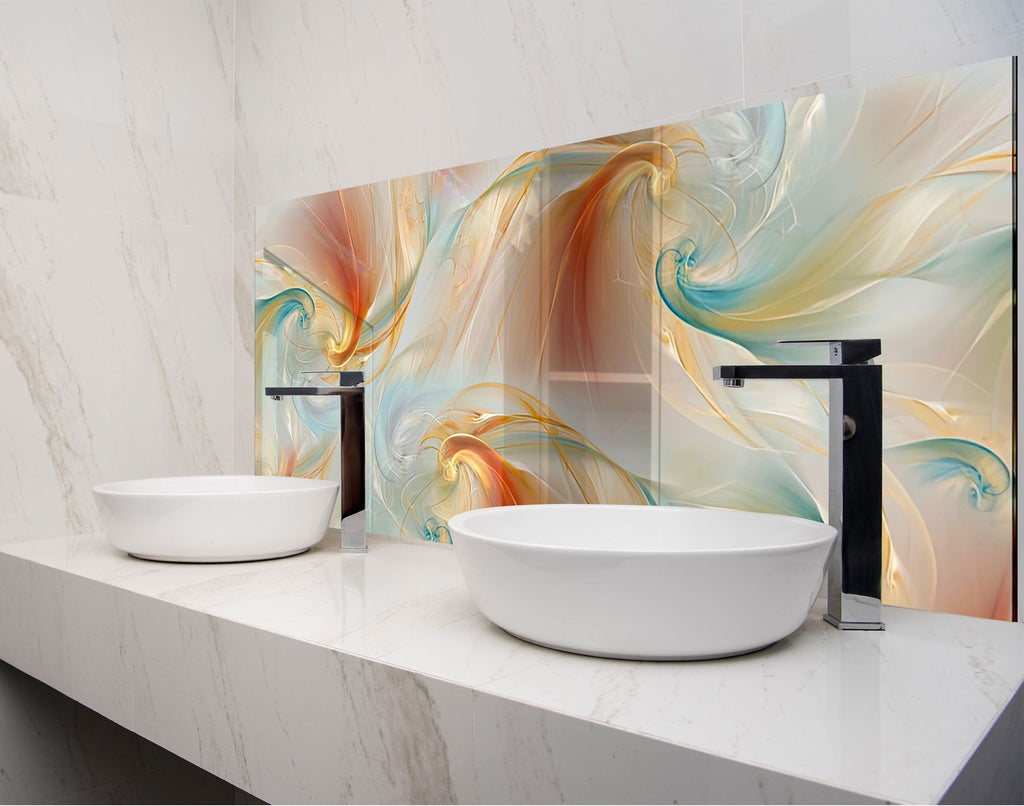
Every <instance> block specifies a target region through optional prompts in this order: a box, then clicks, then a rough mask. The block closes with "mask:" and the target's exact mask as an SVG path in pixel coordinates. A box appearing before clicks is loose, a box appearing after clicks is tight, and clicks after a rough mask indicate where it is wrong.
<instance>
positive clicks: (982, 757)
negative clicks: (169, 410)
mask: <svg viewBox="0 0 1024 806" xmlns="http://www.w3.org/2000/svg"><path fill="white" fill-rule="evenodd" d="M0 591H2V592H0V656H2V657H3V659H4V660H7V661H8V662H10V663H12V664H13V665H15V666H19V667H20V668H22V669H23V670H24V671H26V672H28V673H29V674H32V675H34V676H36V677H38V678H40V679H42V680H43V681H44V682H47V683H49V684H50V685H53V686H54V687H56V688H58V689H59V690H62V691H64V692H65V693H67V694H69V695H70V696H73V697H75V698H76V699H79V700H80V701H81V702H83V703H84V704H85V705H88V706H89V707H91V708H93V709H94V710H97V711H99V712H100V713H103V714H104V715H106V716H108V717H110V718H112V719H114V720H115V721H118V722H120V723H121V724H123V725H125V726H126V727H129V728H130V729H132V730H135V731H136V732H138V733H140V734H141V735H144V736H146V737H147V738H150V739H152V740H153V741H156V742H158V743H160V744H163V745H164V746H165V747H168V749H170V750H172V751H173V752H176V753H178V754H179V755H182V756H184V757H185V758H188V759H189V760H191V761H194V762H195V763H199V764H201V766H204V767H206V768H207V769H209V770H211V771H212V772H214V773H215V774H218V775H221V776H222V777H225V778H227V779H228V780H230V781H231V782H232V783H235V784H236V785H238V786H241V787H242V788H245V789H247V790H248V791H250V792H253V794H255V795H257V796H259V797H262V798H264V799H267V800H273V799H277V800H288V801H290V802H300V801H310V802H318V801H319V802H324V801H327V802H340V801H345V800H356V801H362V802H376V801H382V800H388V799H391V800H395V799H398V800H408V801H418V800H449V801H453V802H455V801H478V802H486V801H505V802H516V801H530V800H541V801H552V800H567V801H574V800H576V801H579V800H587V801H590V802H605V801H608V802H610V801H616V802H635V801H647V802H655V801H662V800H667V801H671V800H676V801H679V802H685V801H687V800H696V801H703V802H710V801H715V800H722V801H736V802H740V801H750V800H755V801H756V800H765V801H768V802H772V801H778V800H787V799H792V800H796V801H801V800H807V801H820V802H840V801H850V800H854V801H857V800H860V801H865V800H868V801H870V800H890V801H907V802H937V801H938V800H940V799H941V798H942V797H943V796H944V795H946V794H949V795H950V796H952V795H953V794H955V793H957V792H958V791H960V790H958V789H957V788H956V787H961V788H962V787H967V786H970V785H971V781H973V780H975V779H979V778H984V779H988V778H991V777H992V776H993V775H995V776H996V777H997V778H998V785H999V786H1004V787H1006V786H1008V787H1010V788H1011V792H1012V791H1013V787H1020V786H1022V783H1021V781H1020V780H1019V779H1020V777H1021V775H1022V774H1021V773H1020V772H1019V771H1018V772H1015V773H1014V772H1010V773H1006V772H1005V770H1003V771H1000V770H999V767H1000V765H1002V764H1004V763H1007V761H1006V758H1005V756H1006V755H1007V753H1009V754H1010V756H1011V758H1010V762H1012V764H1011V766H1016V767H1020V766H1021V765H1020V759H1021V755H1020V754H1021V752H1022V750H1021V747H1024V745H1020V744H1014V743H1019V742H1024V739H1022V738H1021V737H1022V736H1024V690H1022V684H1024V625H1020V624H1007V623H999V622H991V621H986V620H980V619H972V618H966V617H960V616H952V615H944V614H933V613H925V612H921V611H914V610H909V609H902V608H893V607H887V608H885V611H884V620H885V622H886V624H887V627H888V629H887V630H886V631H885V632H878V633H874V632H845V633H844V632H840V631H838V630H835V629H833V628H831V627H829V626H828V625H826V624H825V623H824V622H823V621H822V620H821V618H820V613H814V612H812V615H811V617H810V618H808V620H807V622H806V623H805V625H804V626H803V627H802V628H801V629H800V630H798V631H797V632H796V633H795V634H793V635H792V636H790V637H789V638H787V639H785V640H783V641H781V642H779V643H777V644H775V645H774V646H772V647H769V648H768V649H765V650H762V651H759V652H756V653H753V654H750V655H745V656H742V657H737V658H731V659H725V660H717V661H698V662H669V663H665V662H640V661H621V660H607V659H598V658H588V657H582V656H577V655H572V654H568V653H563V652H557V651H554V650H549V649H544V648H541V647H537V646H534V645H531V644H528V643H526V642H523V641H521V640H519V639H516V638H513V637H511V636H509V635H507V634H506V633H504V632H503V631H502V630H500V629H498V628H497V627H495V626H493V625H492V624H490V622H488V621H487V620H486V619H485V618H484V617H483V616H482V615H481V614H480V613H479V612H478V611H477V609H476V608H475V607H474V605H473V603H472V601H471V599H470V598H469V594H468V591H467V589H466V587H465V585H464V583H463V581H462V577H461V574H460V571H459V568H458V563H457V562H456V557H455V554H454V552H453V551H452V550H451V549H450V547H446V546H439V545H434V544H413V543H406V542H399V541H387V540H373V539H371V541H370V550H369V553H367V554H366V555H341V554H339V553H338V552H336V551H334V550H332V549H331V548H328V547H326V546H324V545H321V546H318V547H315V548H314V549H313V550H312V551H310V552H307V553H305V554H302V555H298V556H295V557H290V558H285V559H280V560H274V561H269V562H256V563H229V564H220V565H183V564H182V565H179V564H168V563H154V562H147V561H142V560H136V559H134V558H131V557H128V556H127V555H125V554H123V553H121V552H119V551H117V550H116V549H114V548H113V547H112V546H110V545H109V544H108V543H107V542H106V540H105V539H104V538H103V537H102V536H100V535H87V536H75V537H60V538H44V539H35V540H25V541H14V542H9V543H5V544H2V545H0ZM609 595H614V591H609ZM83 670H84V671H83ZM994 726H995V728H996V730H993V728H994ZM336 728H337V729H336ZM300 734H302V735H300ZM306 734H308V736H307V735H306ZM986 737H989V740H988V741H987V742H986V741H985V739H986ZM979 747H980V748H981V749H980V750H979ZM1014 753H1016V756H1015V759H1014V758H1013V754H1014ZM354 756H355V757H358V758H359V759H360V764H359V765H353V764H348V765H346V764H345V763H344V762H345V761H346V760H350V761H351V760H352V759H353V757H354ZM275 759H277V761H276V762H275ZM314 762H318V763H319V766H316V765H315V764H314ZM275 763H276V764H278V765H279V766H280V769H277V768H275V766H274V765H275ZM355 766H360V771H359V772H356V771H355ZM322 768H327V771H325V770H323V769H322ZM364 768H365V769H364ZM375 769H376V772H374V770H375ZM951 787H953V789H951Z"/></svg>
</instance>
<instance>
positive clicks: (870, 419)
mask: <svg viewBox="0 0 1024 806" xmlns="http://www.w3.org/2000/svg"><path fill="white" fill-rule="evenodd" d="M779 343H780V344H808V343H823V344H828V347H829V362H830V363H828V364H820V365H819V364H811V365H771V366H758V365H745V364H740V365H726V366H718V367H715V368H714V371H713V373H714V374H713V377H714V378H715V379H716V380H718V379H720V380H722V382H723V383H724V384H725V385H726V386H731V387H735V386H742V385H743V383H744V381H746V380H755V379H765V380H770V379H791V380H827V381H828V382H829V384H828V388H829V396H828V400H829V405H828V420H829V432H828V462H829V465H828V522H829V523H830V524H831V525H832V526H834V527H835V529H836V531H837V532H838V533H839V538H838V542H837V546H836V549H835V550H834V551H833V552H832V557H831V559H830V561H829V568H828V584H827V588H828V599H827V610H826V613H825V620H826V621H827V622H828V623H829V624H832V625H833V626H835V627H838V628H839V629H843V630H884V629H885V625H884V624H883V623H882V367H881V366H880V365H877V364H874V363H871V361H872V359H874V358H875V357H876V356H878V355H880V354H881V352H882V345H881V341H880V340H879V339H847V340H834V341H833V340H827V339H822V340H818V341H816V342H807V341H798V340H793V341H785V342H779Z"/></svg>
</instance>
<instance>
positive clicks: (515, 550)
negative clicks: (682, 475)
mask: <svg viewBox="0 0 1024 806" xmlns="http://www.w3.org/2000/svg"><path fill="white" fill-rule="evenodd" d="M448 527H449V529H450V531H451V535H452V542H453V543H454V544H455V553H456V555H457V556H458V560H459V564H460V566H461V568H462V574H463V576H464V577H465V579H466V584H467V585H468V587H469V591H470V594H471V595H472V597H473V599H474V600H475V602H476V604H477V607H479V608H480V611H481V612H482V613H483V614H484V615H485V616H486V617H487V618H488V619H490V620H491V621H493V622H494V623H495V624H497V625H498V626H499V627H501V628H502V629H504V630H506V631H508V632H510V633H512V634H513V635H516V636H518V637H520V638H524V639H526V640H527V641H532V642H533V643H536V644H541V645H543V646H547V647H552V648H554V649H562V650H566V651H569V652H577V653H580V654H583V655H598V656H602V657H611V658H632V659H643V660H697V659H703V658H720V657H727V656H729V655H739V654H742V653H745V652H752V651H754V650H756V649H761V648H763V647H766V646H768V645H769V644H772V643H774V642H776V641H778V640H780V639H782V638H785V637H786V636H787V635H789V634H790V633H792V632H793V631H794V630H796V629H797V628H798V627H800V625H801V624H803V622H804V621H805V620H806V618H807V613H808V611H809V610H810V608H811V605H812V604H813V603H814V600H815V598H816V596H817V594H818V591H819V589H820V587H821V582H822V579H823V577H824V573H825V568H826V565H827V563H828V558H829V554H830V552H831V550H832V546H833V544H834V543H835V539H836V530H835V529H834V528H832V527H831V526H829V525H827V524H823V523H818V522H815V521H809V520H804V519H802V518H792V517H788V516H784V515H764V514H759V513H754V512H738V511H733V510H712V509H696V508H691V507H654V506H651V507H647V506H605V505H590V504H552V505H536V506H510V507H491V508H487V509H477V510H472V511H470V512H463V513H461V514H459V515H456V516H455V517H453V518H452V519H451V520H450V521H449V524H448Z"/></svg>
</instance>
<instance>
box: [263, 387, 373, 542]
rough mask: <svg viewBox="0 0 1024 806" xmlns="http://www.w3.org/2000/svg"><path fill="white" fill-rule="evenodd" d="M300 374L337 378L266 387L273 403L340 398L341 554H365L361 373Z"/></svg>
mask: <svg viewBox="0 0 1024 806" xmlns="http://www.w3.org/2000/svg"><path fill="white" fill-rule="evenodd" d="M303 374H304V375H337V376H338V385H337V386H267V387H265V392H266V394H267V396H268V397H270V398H271V399H273V400H281V398H283V397H286V396H291V395H300V396H301V395H331V396H336V397H340V398H341V422H340V434H339V440H340V445H339V448H338V450H339V451H340V453H341V491H340V496H341V551H345V552H365V551H366V480H365V473H366V463H365V453H364V447H363V440H364V425H363V423H364V420H363V415H364V409H365V407H364V389H363V385H362V384H363V373H362V372H361V371H354V372H353V371H340V370H336V369H329V370H328V369H325V370H309V371H306V372H303Z"/></svg>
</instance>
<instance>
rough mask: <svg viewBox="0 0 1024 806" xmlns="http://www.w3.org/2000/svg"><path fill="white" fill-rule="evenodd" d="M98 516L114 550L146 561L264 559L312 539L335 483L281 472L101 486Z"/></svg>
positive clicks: (326, 515)
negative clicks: (279, 473)
mask: <svg viewBox="0 0 1024 806" xmlns="http://www.w3.org/2000/svg"><path fill="white" fill-rule="evenodd" d="M92 492H93V496H94V497H95V499H96V504H97V506H98V507H99V513H100V521H101V522H102V524H103V529H104V531H105V532H106V535H107V538H108V539H109V540H110V542H111V543H113V544H114V545H115V546H116V547H117V548H119V549H121V550H122V551H127V552H128V553H129V554H132V555H134V556H136V557H141V558H143V559H146V560H166V561H171V562H191V563H218V562H236V561H241V560H269V559H272V558H274V557H287V556H288V555H290V554H298V553H299V552H301V551H305V550H306V549H308V548H309V547H310V546H312V545H314V544H316V543H318V542H319V541H320V539H321V538H322V537H323V536H324V532H325V531H326V529H327V524H328V522H329V520H330V517H331V511H332V510H333V508H334V502H335V501H337V499H338V483H337V482H336V481H322V480H320V479H300V478H291V477H288V476H179V477H176V478H165V479H137V480H134V481H115V482H111V483H110V484H100V485H98V486H96V487H94V488H93V491H92Z"/></svg>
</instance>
